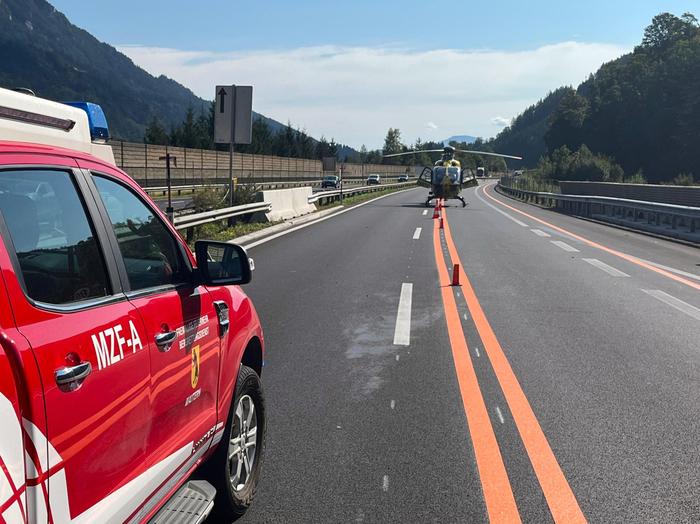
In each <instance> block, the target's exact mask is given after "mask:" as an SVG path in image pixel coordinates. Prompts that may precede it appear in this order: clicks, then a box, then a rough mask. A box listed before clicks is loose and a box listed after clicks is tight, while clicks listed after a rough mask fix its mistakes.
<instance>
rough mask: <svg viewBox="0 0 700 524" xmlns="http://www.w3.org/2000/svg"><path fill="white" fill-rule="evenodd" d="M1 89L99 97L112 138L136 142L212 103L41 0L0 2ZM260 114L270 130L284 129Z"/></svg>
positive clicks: (65, 97) (53, 96) (66, 97)
mask: <svg viewBox="0 0 700 524" xmlns="http://www.w3.org/2000/svg"><path fill="white" fill-rule="evenodd" d="M0 86H3V87H8V88H14V87H28V88H30V89H32V90H34V91H35V92H36V93H37V95H39V96H41V97H44V98H49V99H52V100H89V101H92V102H96V103H98V104H100V105H101V106H102V107H103V108H104V110H105V112H106V114H107V117H108V119H109V123H110V127H111V130H112V134H113V135H114V136H116V137H119V138H124V139H129V140H138V141H140V140H142V139H143V136H144V130H145V128H146V125H147V123H148V122H149V121H151V120H152V119H153V118H154V117H155V118H158V120H159V121H160V122H162V123H163V125H164V127H165V128H166V129H168V130H169V129H171V128H173V127H175V126H177V125H179V124H180V123H181V121H182V120H183V118H184V117H185V114H186V112H187V109H188V108H190V107H191V108H193V110H194V111H195V112H196V113H198V114H206V112H208V106H209V102H207V101H205V100H202V99H201V98H199V97H197V96H196V95H195V94H194V93H192V92H191V91H190V90H189V89H187V88H186V87H184V86H182V85H181V84H178V83H177V82H175V81H174V80H171V79H170V78H167V77H165V76H159V77H157V78H156V77H154V76H152V75H150V74H149V73H147V72H146V71H144V70H143V69H141V68H140V67H138V66H136V65H135V64H134V63H133V62H132V61H131V59H129V58H128V57H127V56H125V55H123V54H122V53H120V52H119V51H117V50H116V49H115V48H113V47H112V46H110V45H108V44H105V43H103V42H100V41H98V40H97V39H96V38H95V37H93V36H92V35H91V34H90V33H88V32H87V31H84V30H82V29H80V28H78V27H76V26H74V25H73V24H71V23H70V21H69V20H68V19H67V18H66V17H65V16H64V15H63V14H62V13H60V12H59V11H57V10H56V9H55V8H54V7H53V6H52V5H50V4H49V3H48V2H46V1H44V0H0ZM212 93H213V86H212ZM258 118H262V119H263V120H264V121H266V123H267V124H268V125H269V126H270V128H271V129H273V131H277V130H279V129H281V128H283V127H284V126H283V125H282V124H280V123H279V122H276V121H275V120H272V119H268V118H266V117H263V116H262V115H258Z"/></svg>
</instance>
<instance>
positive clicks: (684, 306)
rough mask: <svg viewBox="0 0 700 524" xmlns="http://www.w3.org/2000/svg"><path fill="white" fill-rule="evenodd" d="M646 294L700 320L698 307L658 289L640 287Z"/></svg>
mask: <svg viewBox="0 0 700 524" xmlns="http://www.w3.org/2000/svg"><path fill="white" fill-rule="evenodd" d="M642 291H644V292H645V293H646V294H647V295H650V296H652V297H654V298H655V299H657V300H660V301H661V302H663V303H665V304H668V305H669V306H671V307H672V308H675V309H677V310H678V311H680V312H682V313H685V314H686V315H688V316H690V317H693V318H694V319H695V320H700V309H699V308H696V307H695V306H692V305H690V304H688V303H687V302H683V301H682V300H681V299H679V298H676V297H674V296H672V295H669V294H668V293H664V292H663V291H661V290H660V289H642Z"/></svg>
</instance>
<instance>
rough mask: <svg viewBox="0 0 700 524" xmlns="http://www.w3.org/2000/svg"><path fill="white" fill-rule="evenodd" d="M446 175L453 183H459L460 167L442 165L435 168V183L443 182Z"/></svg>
mask: <svg viewBox="0 0 700 524" xmlns="http://www.w3.org/2000/svg"><path fill="white" fill-rule="evenodd" d="M445 175H447V177H448V178H449V180H450V182H451V183H453V184H459V183H460V179H459V175H460V169H459V168H458V167H442V166H438V167H435V168H433V184H442V183H444V180H445Z"/></svg>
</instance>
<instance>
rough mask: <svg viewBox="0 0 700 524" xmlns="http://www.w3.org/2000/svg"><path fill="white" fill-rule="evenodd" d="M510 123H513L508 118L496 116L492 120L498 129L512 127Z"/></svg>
mask: <svg viewBox="0 0 700 524" xmlns="http://www.w3.org/2000/svg"><path fill="white" fill-rule="evenodd" d="M510 121H511V119H510V118H506V117H503V116H494V117H493V118H492V119H491V123H492V124H493V125H495V126H498V127H506V126H509V125H510Z"/></svg>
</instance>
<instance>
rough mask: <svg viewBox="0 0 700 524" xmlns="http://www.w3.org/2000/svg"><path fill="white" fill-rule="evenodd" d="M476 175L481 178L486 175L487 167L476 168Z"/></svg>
mask: <svg viewBox="0 0 700 524" xmlns="http://www.w3.org/2000/svg"><path fill="white" fill-rule="evenodd" d="M476 176H478V177H479V178H482V177H485V176H486V169H484V168H483V167H477V168H476Z"/></svg>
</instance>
